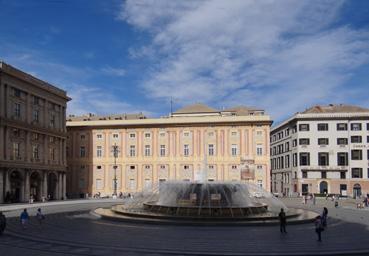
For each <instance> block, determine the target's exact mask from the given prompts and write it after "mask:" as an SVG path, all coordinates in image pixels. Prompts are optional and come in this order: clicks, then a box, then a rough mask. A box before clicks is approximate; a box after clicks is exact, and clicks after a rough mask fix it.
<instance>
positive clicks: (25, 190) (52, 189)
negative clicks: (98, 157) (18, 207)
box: [0, 62, 70, 203]
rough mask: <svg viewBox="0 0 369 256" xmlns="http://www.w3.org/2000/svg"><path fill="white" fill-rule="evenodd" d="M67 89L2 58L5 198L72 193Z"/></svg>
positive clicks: (1, 180)
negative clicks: (68, 180)
mask: <svg viewBox="0 0 369 256" xmlns="http://www.w3.org/2000/svg"><path fill="white" fill-rule="evenodd" d="M68 100H70V98H68V97H67V95H66V92H65V91H63V90H61V89H59V88H56V87H54V86H52V85H51V84H48V83H46V82H44V81H41V80H39V79H37V78H35V77H34V76H31V75H29V74H27V73H24V72H22V71H20V70H18V69H16V68H14V67H12V66H10V65H8V64H6V63H4V62H0V203H3V202H7V203H11V202H25V201H27V202H28V201H29V200H30V199H31V198H33V199H34V200H41V199H42V198H43V197H44V198H47V197H48V196H49V198H51V199H62V198H64V197H65V193H66V169H67V161H66V160H67V159H66V152H65V148H66V137H67V133H66V127H65V119H66V115H65V110H66V103H67V101H68Z"/></svg>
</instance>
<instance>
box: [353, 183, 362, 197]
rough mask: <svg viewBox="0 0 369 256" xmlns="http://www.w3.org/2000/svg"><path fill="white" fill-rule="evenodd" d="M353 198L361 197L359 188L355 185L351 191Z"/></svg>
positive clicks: (358, 185)
mask: <svg viewBox="0 0 369 256" xmlns="http://www.w3.org/2000/svg"><path fill="white" fill-rule="evenodd" d="M353 197H354V198H355V199H356V198H358V197H361V186H360V184H355V185H354V189H353Z"/></svg>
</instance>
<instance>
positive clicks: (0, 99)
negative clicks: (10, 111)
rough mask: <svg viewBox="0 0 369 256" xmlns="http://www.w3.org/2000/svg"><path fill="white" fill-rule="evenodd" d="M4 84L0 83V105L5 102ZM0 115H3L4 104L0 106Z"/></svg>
mask: <svg viewBox="0 0 369 256" xmlns="http://www.w3.org/2000/svg"><path fill="white" fill-rule="evenodd" d="M4 86H5V85H3V84H1V83H0V103H1V105H4V103H5V104H6V100H5V90H4ZM0 116H1V117H4V116H5V107H4V106H0Z"/></svg>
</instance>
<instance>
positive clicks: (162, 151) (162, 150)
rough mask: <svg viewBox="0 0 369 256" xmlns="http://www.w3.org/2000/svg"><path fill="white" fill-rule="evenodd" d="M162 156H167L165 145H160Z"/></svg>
mask: <svg viewBox="0 0 369 256" xmlns="http://www.w3.org/2000/svg"><path fill="white" fill-rule="evenodd" d="M160 156H165V145H160Z"/></svg>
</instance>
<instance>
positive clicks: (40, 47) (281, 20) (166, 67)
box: [0, 0, 369, 121]
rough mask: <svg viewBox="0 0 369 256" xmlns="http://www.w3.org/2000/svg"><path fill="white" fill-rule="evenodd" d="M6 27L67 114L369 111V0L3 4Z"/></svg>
mask: <svg viewBox="0 0 369 256" xmlns="http://www.w3.org/2000/svg"><path fill="white" fill-rule="evenodd" d="M0 20H1V23H2V25H1V26H0V59H2V60H4V61H5V62H7V63H9V64H11V65H14V66H16V67H18V68H20V69H22V70H25V71H26V72H29V73H31V74H33V75H35V76H37V77H39V78H41V79H44V80H46V81H48V82H50V83H52V84H55V85H57V86H59V87H61V88H63V89H65V90H67V91H68V94H69V96H71V97H72V98H73V100H72V101H71V102H70V103H69V105H68V113H69V114H84V113H89V112H91V113H98V114H107V113H132V112H144V113H146V114H147V115H149V116H155V117H157V116H162V115H166V114H168V113H169V111H170V103H169V102H170V98H171V97H172V98H173V99H174V108H179V107H181V106H183V105H187V104H191V103H195V102H203V103H205V104H208V105H210V106H212V107H215V108H222V107H229V106H235V105H247V106H255V107H260V108H264V109H266V111H267V112H268V113H269V114H271V116H272V118H273V119H274V120H276V121H280V120H282V119H283V118H286V117H288V116H290V115H291V114H293V113H295V112H297V111H303V110H304V109H305V108H307V107H310V106H312V105H314V104H329V103H347V104H356V105H361V106H363V107H369V1H365V0H355V1H339V0H334V1H332V0H329V1H323V0H319V1H314V0H313V1H311V0H309V1H302V0H301V1H297V0H291V1H288V0H280V1H269V0H268V1H262V0H261V1H248V0H240V1H237V0H233V1H218V0H209V1H179V0H168V1H161V0H156V1H140V0H135V1H118V0H116V1H97V0H96V1H93V0H75V1H72V0H48V1H46V0H45V1H42V0H40V1H28V0H24V1H18V0H13V1H7V0H0Z"/></svg>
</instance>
